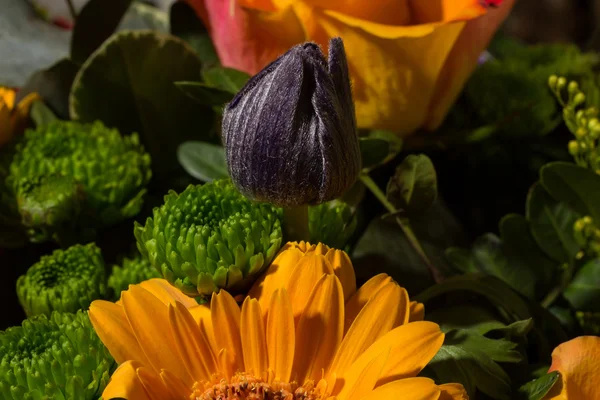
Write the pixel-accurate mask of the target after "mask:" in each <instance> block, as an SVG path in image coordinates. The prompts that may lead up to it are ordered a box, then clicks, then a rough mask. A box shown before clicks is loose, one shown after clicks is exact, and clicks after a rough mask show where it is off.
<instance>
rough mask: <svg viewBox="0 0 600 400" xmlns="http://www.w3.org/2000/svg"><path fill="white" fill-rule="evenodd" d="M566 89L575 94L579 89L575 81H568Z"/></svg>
mask: <svg viewBox="0 0 600 400" xmlns="http://www.w3.org/2000/svg"><path fill="white" fill-rule="evenodd" d="M567 90H568V91H569V93H571V94H575V93H577V92H578V91H579V84H578V83H577V82H575V81H571V82H569V86H568V88H567Z"/></svg>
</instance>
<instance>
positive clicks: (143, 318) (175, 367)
mask: <svg viewBox="0 0 600 400" xmlns="http://www.w3.org/2000/svg"><path fill="white" fill-rule="evenodd" d="M121 300H122V302H123V309H124V310H125V315H126V316H127V320H128V321H129V324H130V325H131V328H132V330H133V333H134V335H135V337H136V339H137V341H138V343H139V344H140V346H141V347H142V350H144V353H145V354H146V357H147V358H148V360H149V362H150V364H151V366H152V367H153V368H154V371H155V372H156V373H159V372H160V370H161V369H168V370H170V371H171V372H173V373H174V374H176V375H177V376H179V377H180V378H181V379H182V380H183V381H184V382H186V384H188V385H190V386H191V385H192V383H193V382H194V379H193V377H192V376H190V374H189V373H188V371H187V370H186V368H185V366H184V365H183V364H182V363H181V360H180V359H179V355H178V353H177V345H176V344H175V343H174V341H173V336H172V334H171V330H170V329H169V328H168V326H169V312H168V309H167V306H166V305H165V304H164V303H162V302H161V301H160V300H159V299H158V298H156V297H155V296H154V295H152V294H151V293H150V292H148V291H147V290H145V289H143V288H142V287H141V286H140V285H131V286H129V290H127V291H125V292H123V294H122V295H121Z"/></svg>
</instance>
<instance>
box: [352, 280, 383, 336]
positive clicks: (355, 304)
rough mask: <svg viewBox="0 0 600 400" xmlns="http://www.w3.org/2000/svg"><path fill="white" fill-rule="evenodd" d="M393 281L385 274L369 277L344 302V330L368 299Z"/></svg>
mask: <svg viewBox="0 0 600 400" xmlns="http://www.w3.org/2000/svg"><path fill="white" fill-rule="evenodd" d="M389 282H393V280H392V278H391V277H390V276H389V275H387V274H379V275H375V276H374V277H372V278H371V279H369V280H368V281H367V282H366V283H365V284H364V285H362V286H361V287H360V289H358V291H357V292H356V293H355V294H354V295H353V296H352V297H351V298H350V300H348V302H347V303H346V321H345V322H344V330H345V331H348V328H350V325H352V323H353V322H354V320H355V319H356V317H357V316H358V313H360V310H362V309H363V307H364V306H365V305H366V304H367V302H368V301H369V299H370V298H371V297H373V296H374V295H375V293H377V292H378V291H379V290H380V289H381V288H382V287H383V286H384V285H386V284H388V283H389Z"/></svg>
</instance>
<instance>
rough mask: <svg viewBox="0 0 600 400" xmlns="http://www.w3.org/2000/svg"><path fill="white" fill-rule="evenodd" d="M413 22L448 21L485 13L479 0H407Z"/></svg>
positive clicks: (470, 17)
mask: <svg viewBox="0 0 600 400" xmlns="http://www.w3.org/2000/svg"><path fill="white" fill-rule="evenodd" d="M409 1H410V7H411V11H412V19H413V23H418V24H427V23H434V22H450V21H458V20H466V19H472V18H476V17H479V16H480V15H483V14H485V13H486V8H485V6H483V5H482V4H481V1H480V0H451V1H435V2H429V3H424V2H422V1H419V0H409Z"/></svg>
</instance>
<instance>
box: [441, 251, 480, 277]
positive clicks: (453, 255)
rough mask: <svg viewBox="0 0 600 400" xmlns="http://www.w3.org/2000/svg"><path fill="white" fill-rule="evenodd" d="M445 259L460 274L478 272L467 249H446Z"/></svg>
mask: <svg viewBox="0 0 600 400" xmlns="http://www.w3.org/2000/svg"><path fill="white" fill-rule="evenodd" d="M446 258H447V259H448V261H449V262H450V264H452V266H453V267H454V268H456V270H458V271H459V272H462V273H469V272H479V269H478V268H477V265H476V264H475V260H474V259H473V257H472V255H471V252H470V251H469V250H467V249H461V248H458V247H449V248H447V249H446Z"/></svg>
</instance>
